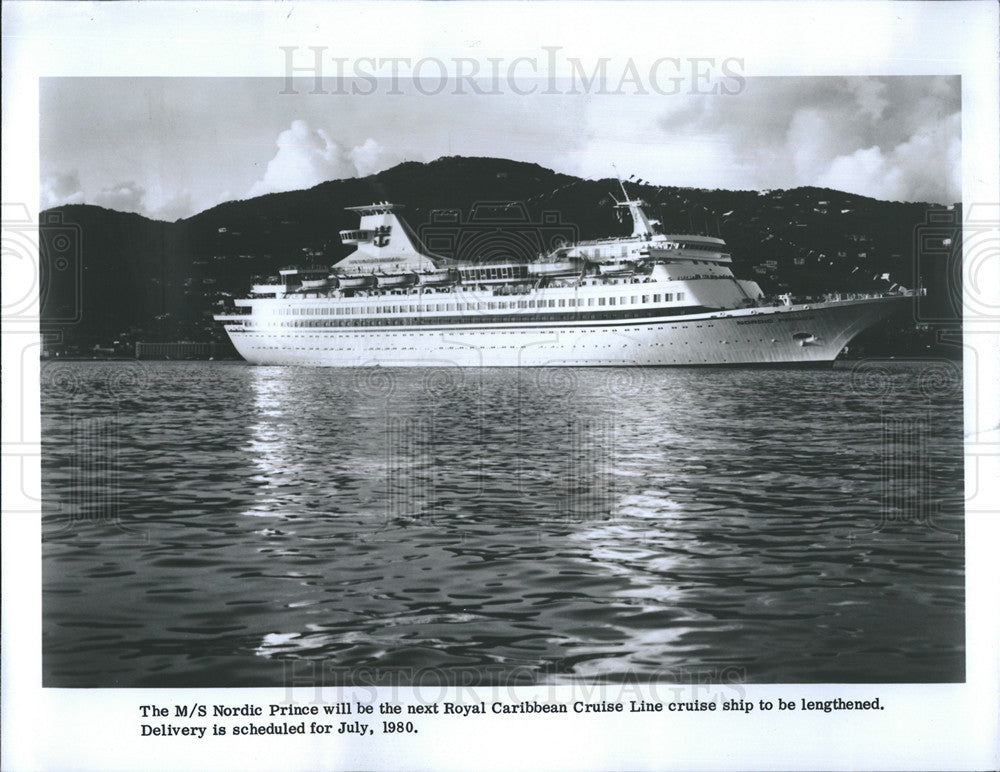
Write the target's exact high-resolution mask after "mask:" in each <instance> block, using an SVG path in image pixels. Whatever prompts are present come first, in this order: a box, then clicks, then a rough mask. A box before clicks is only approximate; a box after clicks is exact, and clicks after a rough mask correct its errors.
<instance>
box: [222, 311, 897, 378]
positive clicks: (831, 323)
mask: <svg viewBox="0 0 1000 772" xmlns="http://www.w3.org/2000/svg"><path fill="white" fill-rule="evenodd" d="M911 300H912V298H910V297H906V296H891V297H880V298H866V299H860V300H845V301H831V302H824V303H813V304H808V305H801V304H800V305H792V306H772V307H757V308H747V309H736V310H729V311H715V312H706V313H700V314H686V315H683V316H662V317H650V318H645V319H641V320H636V319H627V320H606V321H580V322H572V321H567V322H560V323H545V322H524V323H520V322H517V321H516V320H512V321H511V322H509V323H503V324H496V323H492V324H479V325H477V324H474V323H462V324H439V325H429V324H419V325H411V326H385V327H378V326H370V327H361V328H358V327H321V328H315V329H308V328H291V329H290V328H287V327H280V326H273V327H271V326H268V325H267V324H266V323H263V324H256V323H255V322H254V321H253V315H249V316H244V317H242V318H241V319H240V320H239V321H237V318H236V317H229V318H227V319H224V320H223V321H224V322H225V323H226V325H225V326H226V330H227V331H228V332H229V334H230V338H231V339H232V341H233V344H234V345H235V347H236V349H237V351H238V352H239V353H240V355H241V356H242V357H243V358H244V359H246V360H247V362H249V363H251V364H257V365H306V366H325V367H373V366H384V367H452V366H458V367H544V366H555V367H594V366H598V367H599V366H605V367H609V366H610V367H614V366H636V365H638V366H688V367H689V366H711V365H793V364H796V365H797V364H815V365H820V364H823V363H830V362H832V361H833V360H834V359H836V357H837V356H838V355H839V354H840V353H841V351H842V350H843V349H844V347H845V346H847V344H848V343H850V341H851V340H852V339H853V338H854V337H856V336H857V335H858V334H859V333H860V332H862V331H863V330H865V329H867V328H868V327H871V326H872V325H873V324H875V323H877V322H878V321H880V320H881V319H883V318H885V317H887V316H888V315H889V314H891V313H892V312H893V311H895V310H897V309H898V308H900V306H901V304H905V303H909V302H911Z"/></svg>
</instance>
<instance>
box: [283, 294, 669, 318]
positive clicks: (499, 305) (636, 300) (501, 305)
mask: <svg viewBox="0 0 1000 772" xmlns="http://www.w3.org/2000/svg"><path fill="white" fill-rule="evenodd" d="M685 298H686V295H685V293H683V292H678V293H676V294H675V293H673V292H667V293H666V294H656V295H631V296H629V295H622V296H621V297H617V298H559V299H550V300H508V301H504V300H498V301H490V302H480V303H424V304H423V305H414V304H408V305H393V306H357V307H353V308H352V307H350V306H348V307H342V308H338V307H334V306H325V307H323V306H321V307H312V308H279V309H277V313H278V314H279V315H281V316H308V315H310V314H319V315H321V316H334V315H336V316H341V315H351V314H398V313H403V314H405V313H416V312H420V311H498V310H499V311H503V310H508V309H517V308H566V307H570V308H576V307H582V306H615V305H623V306H624V305H630V304H632V305H637V304H640V303H664V302H666V303H672V302H674V301H675V300H677V301H683V300H684V299H685Z"/></svg>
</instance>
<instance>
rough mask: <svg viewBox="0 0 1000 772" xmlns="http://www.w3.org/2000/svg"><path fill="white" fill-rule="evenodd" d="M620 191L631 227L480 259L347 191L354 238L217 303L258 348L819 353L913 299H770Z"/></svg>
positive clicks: (297, 355)
mask: <svg viewBox="0 0 1000 772" xmlns="http://www.w3.org/2000/svg"><path fill="white" fill-rule="evenodd" d="M622 191H623V193H625V189H624V186H623V188H622ZM616 205H617V206H618V207H620V208H621V210H622V211H623V212H624V211H628V213H629V214H630V215H631V218H632V222H633V231H632V234H631V235H629V236H625V237H616V238H606V239H598V240H593V241H578V242H575V243H569V244H565V245H561V246H558V247H556V248H555V249H553V250H551V251H549V252H548V253H547V254H543V255H540V256H538V257H537V258H536V259H534V260H524V259H505V260H493V261H491V262H487V263H482V262H478V261H476V260H473V261H456V260H454V259H450V258H446V257H442V256H440V255H435V254H433V253H432V252H431V251H430V250H428V249H427V247H426V246H424V244H423V243H422V242H421V240H420V238H419V237H418V236H417V234H416V233H415V232H414V231H413V230H412V229H411V228H410V227H409V226H408V225H407V224H406V222H405V221H404V220H403V218H402V216H401V214H400V212H399V210H400V207H398V206H395V205H393V204H391V203H389V202H381V203H375V204H371V205H369V206H361V207H352V211H355V212H357V213H358V214H359V215H360V218H361V222H360V225H359V227H358V228H357V229H355V230H346V231H341V233H340V237H341V240H342V241H343V242H344V243H345V244H353V245H355V246H356V249H355V251H354V252H353V253H352V254H350V255H349V256H348V257H346V258H344V259H343V260H341V261H340V262H338V263H337V264H336V265H335V266H334V267H333V269H332V270H331V269H329V268H325V267H324V268H307V269H301V268H288V269H284V270H282V271H281V272H280V277H275V278H273V279H271V280H270V281H267V282H264V283H258V284H254V285H253V287H252V289H251V295H250V297H248V298H244V299H239V300H237V301H236V308H235V310H234V312H232V313H226V314H219V315H217V316H216V319H217V320H218V321H220V322H222V323H223V324H224V326H225V329H226V331H227V332H228V333H229V336H230V338H231V339H232V341H233V344H234V345H235V347H236V349H237V350H238V351H239V353H240V354H241V355H242V356H243V357H244V358H245V359H246V360H247V361H248V362H251V363H254V364H284V365H326V366H341V367H365V366H376V365H381V366H452V365H459V366H486V367H496V366H503V367H507V366H596V365H603V366H621V365H644V366H654V365H682V366H693V365H726V364H797V363H814V364H815V363H823V362H832V361H833V360H834V359H835V358H836V357H837V356H838V355H839V354H840V352H841V351H842V350H843V349H844V348H845V346H846V345H847V344H848V343H849V342H850V341H851V339H852V338H854V337H855V336H856V335H858V333H860V332H861V331H863V330H864V329H866V328H868V327H870V326H871V325H873V324H875V323H876V322H877V321H879V320H880V319H882V318H884V317H886V316H888V315H889V314H890V313H891V312H892V311H893V310H894V309H895V308H897V307H899V306H900V305H901V304H903V303H905V302H908V301H907V297H908V296H907V294H906V293H905V292H900V293H897V294H894V295H879V296H864V297H848V298H836V299H827V300H823V301H821V302H809V303H796V302H795V301H793V300H792V299H791V298H790V297H788V296H785V297H784V298H781V299H779V300H769V299H767V298H765V296H764V293H763V292H762V290H761V288H760V287H759V286H758V285H757V283H756V282H754V281H750V280H745V279H739V278H736V276H735V275H734V274H733V271H732V258H731V256H730V254H729V252H728V250H727V247H726V244H725V242H724V241H723V240H722V239H718V238H712V237H708V236H700V235H677V234H667V233H663V232H662V228H661V226H660V224H659V223H658V222H657V221H656V220H651V219H650V218H649V217H648V216H647V215H646V212H645V209H644V202H643V201H641V200H639V199H636V198H630V197H629V196H628V195H627V194H626V195H625V196H624V200H622V201H620V202H616Z"/></svg>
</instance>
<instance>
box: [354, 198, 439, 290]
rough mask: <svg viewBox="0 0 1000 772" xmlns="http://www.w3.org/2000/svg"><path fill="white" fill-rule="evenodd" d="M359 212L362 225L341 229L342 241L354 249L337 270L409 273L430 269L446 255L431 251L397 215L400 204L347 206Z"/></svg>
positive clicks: (384, 202)
mask: <svg viewBox="0 0 1000 772" xmlns="http://www.w3.org/2000/svg"><path fill="white" fill-rule="evenodd" d="M347 209H348V211H350V212H357V213H358V214H359V215H361V224H360V226H359V227H358V228H356V229H353V230H344V231H341V232H340V240H341V241H342V242H343V243H344V244H355V245H357V249H355V251H354V252H352V253H351V254H350V255H348V256H347V257H345V258H344V259H343V260H341V261H340V262H339V263H337V266H336V267H337V269H338V270H341V271H348V272H352V273H354V272H364V273H411V272H414V271H416V272H420V271H433V270H434V269H435V268H437V267H438V265H439V264H443V263H445V262H447V260H445V258H442V257H440V256H438V255H433V254H431V253H430V252H429V251H428V250H427V249H426V247H424V245H423V243H422V242H421V241H420V238H419V237H418V236H417V234H416V233H414V232H413V229H412V228H410V226H409V225H408V224H407V223H406V221H405V220H404V219H403V218H402V217H401V216H400V215H399V214H398V211H399V210H400V209H402V207H401V206H397V205H395V204H391V203H389V202H388V201H383V202H381V203H378V204H369V205H368V206H351V207H347Z"/></svg>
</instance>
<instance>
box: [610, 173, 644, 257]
mask: <svg viewBox="0 0 1000 772" xmlns="http://www.w3.org/2000/svg"><path fill="white" fill-rule="evenodd" d="M612 166H614V164H612ZM615 176H616V177H618V185H619V186H620V187H621V189H622V195H624V196H625V200H624V201H615V206H618V207H626V206H627V207H628V212H629V214H630V215H632V236H633V237H638V238H641V239H645V240H647V241H648V240H649V239H651V238H652V237H653V226H652V225H651V224H650V222H649V218H648V217H646V213H645V212H644V211H643V209H642V208H643V207H644V206H645V205H646V202H645V201H643V200H642V199H641V198H635V199H632V198H629V197H628V191H627V190H625V183H624V182H622V178H621V175H619V174H618V167H615ZM612 198H614V197H613V196H612Z"/></svg>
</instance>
